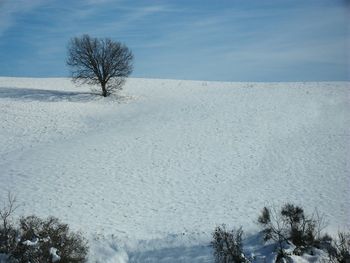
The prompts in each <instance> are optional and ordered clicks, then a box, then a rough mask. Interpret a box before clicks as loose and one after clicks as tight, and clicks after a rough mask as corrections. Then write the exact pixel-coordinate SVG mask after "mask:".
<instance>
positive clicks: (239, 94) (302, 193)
mask: <svg viewBox="0 0 350 263" xmlns="http://www.w3.org/2000/svg"><path fill="white" fill-rule="evenodd" d="M349 113H350V88H349V83H346V82H330V83H220V82H201V81H180V80H178V81H177V80H153V79H130V80H128V82H127V83H126V85H125V88H124V91H123V92H122V93H121V94H119V95H118V96H113V97H109V98H107V99H105V98H102V97H99V96H96V95H93V94H90V91H89V88H88V87H86V86H82V87H75V86H74V85H73V84H72V83H71V82H70V80H68V79H30V78H4V77H2V78H0V125H1V130H0V145H1V148H0V172H1V179H2V180H1V187H0V196H1V197H5V196H6V192H7V191H8V190H11V191H13V192H14V193H16V195H17V199H18V200H20V201H21V207H20V209H18V211H17V213H18V214H32V213H35V214H37V215H40V216H48V215H54V216H57V217H59V218H61V219H62V220H63V221H65V222H68V223H69V224H70V225H71V226H72V227H73V228H74V229H81V230H82V231H83V232H85V233H86V234H87V235H93V236H94V238H95V239H97V241H96V242H95V243H94V245H93V246H94V249H93V251H95V252H93V253H96V255H95V257H96V258H98V257H99V255H101V254H103V255H108V254H109V253H110V254H113V253H114V252H115V251H116V250H118V251H119V250H122V249H125V250H126V251H127V252H128V255H124V256H123V253H124V252H123V253H117V254H115V255H116V257H118V259H114V261H117V260H120V262H123V261H122V260H124V259H126V258H128V257H129V262H137V261H138V260H142V258H143V259H145V258H149V262H152V261H151V258H152V256H156V257H159V256H161V255H164V258H165V260H164V258H163V259H162V260H164V261H163V262H174V261H171V260H170V261H169V260H168V261H166V260H167V259H166V257H167V256H166V255H169V254H170V255H173V256H174V255H179V253H177V252H176V251H177V250H178V251H182V252H183V258H178V261H177V262H186V258H192V259H193V260H192V261H191V262H195V259H194V258H197V259H198V261H197V262H206V261H207V262H210V261H211V258H210V253H211V252H210V249H209V248H208V247H207V245H208V243H207V241H208V240H209V238H210V233H211V232H212V230H213V229H214V227H215V226H216V225H217V224H221V223H226V224H228V225H230V226H239V225H243V226H244V228H245V229H246V230H247V231H248V232H250V231H254V230H256V229H257V227H256V224H255V220H256V218H257V215H258V213H259V211H260V209H261V208H262V207H263V206H264V205H268V204H276V205H279V204H282V203H283V202H287V201H289V202H294V203H296V204H300V205H302V206H303V207H304V208H305V209H306V210H307V211H309V212H312V211H313V209H314V208H315V207H317V208H318V210H320V211H322V212H324V213H325V214H326V216H327V219H328V220H329V227H328V231H330V232H336V231H337V230H338V229H345V228H347V229H349V228H350V222H349V220H348V218H350V209H349V208H350V199H349V196H350V188H349V186H350V176H349V174H350V162H349V156H350V144H349V143H348V142H349V138H350V114H349ZM112 234H113V235H114V236H113V237H111V236H109V238H108V240H109V241H108V242H110V243H111V244H110V248H109V249H110V250H111V251H110V252H108V251H104V250H105V249H107V248H106V246H105V245H102V244H105V241H103V240H104V236H106V235H112ZM96 235H97V236H96ZM99 235H100V236H101V239H102V241H101V246H100V245H99V241H98V240H99V237H98V236H99ZM95 246H96V247H95ZM183 247H184V248H186V247H187V248H189V250H188V251H187V250H186V249H184V248H183ZM101 249H102V250H103V251H104V252H103V253H99V252H98V251H101ZM152 249H158V252H159V251H160V249H163V250H162V251H163V252H162V253H156V254H154V253H152ZM167 249H170V250H169V251H167ZM150 251H151V252H150ZM186 251H187V252H186ZM147 253H148V254H147ZM186 253H187V254H186ZM191 253H192V254H191ZM174 257H175V256H174ZM174 257H172V256H170V259H171V258H174ZM111 258H113V256H111V257H109V260H112V259H111ZM123 258H124V259H123ZM140 258H141V259H140ZM100 260H101V261H104V262H107V259H100ZM162 260H161V259H160V258H158V259H154V261H153V262H162ZM114 261H111V262H114ZM143 261H145V260H143ZM117 262H118V261H117Z"/></svg>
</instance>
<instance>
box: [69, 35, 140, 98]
mask: <svg viewBox="0 0 350 263" xmlns="http://www.w3.org/2000/svg"><path fill="white" fill-rule="evenodd" d="M133 58H134V57H133V54H132V52H131V51H130V50H129V48H128V47H127V46H125V45H124V44H121V43H120V42H116V41H113V40H111V39H109V38H105V39H99V38H92V37H90V36H89V35H83V36H81V37H75V38H72V39H71V41H70V42H69V45H68V59H67V65H68V66H69V67H70V68H71V74H72V77H73V80H74V81H76V82H81V83H87V84H90V85H101V89H102V95H103V96H104V97H107V96H108V95H110V94H111V93H112V92H113V91H115V90H118V89H121V87H122V85H123V84H124V82H125V78H127V77H128V76H129V75H130V74H131V72H132V70H133Z"/></svg>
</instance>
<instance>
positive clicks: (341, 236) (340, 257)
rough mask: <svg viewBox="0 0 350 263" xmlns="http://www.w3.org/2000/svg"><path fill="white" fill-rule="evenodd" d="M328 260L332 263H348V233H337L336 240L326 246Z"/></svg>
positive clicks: (349, 248)
mask: <svg viewBox="0 0 350 263" xmlns="http://www.w3.org/2000/svg"><path fill="white" fill-rule="evenodd" d="M327 251H328V255H329V260H330V262H332V263H349V262H350V233H344V232H339V233H338V239H336V240H333V242H332V243H331V245H330V246H328V249H327Z"/></svg>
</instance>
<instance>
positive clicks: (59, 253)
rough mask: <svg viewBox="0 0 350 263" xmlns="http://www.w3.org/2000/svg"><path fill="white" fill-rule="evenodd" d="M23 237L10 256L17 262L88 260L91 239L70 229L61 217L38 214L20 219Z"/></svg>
mask: <svg viewBox="0 0 350 263" xmlns="http://www.w3.org/2000/svg"><path fill="white" fill-rule="evenodd" d="M19 232H20V240H19V242H18V244H17V246H16V249H15V250H14V251H13V252H12V254H11V255H10V257H11V258H12V259H14V260H15V262H20V263H27V262H29V261H30V262H38V263H39V262H56V261H59V262H60V263H82V262H85V261H86V256H87V252H88V247H87V242H86V240H85V239H84V238H83V237H82V235H81V234H79V233H73V232H71V231H69V227H68V225H67V224H63V223H61V222H60V221H59V220H58V219H57V218H54V217H49V218H48V219H46V220H43V219H40V218H38V217H36V216H28V217H23V218H21V219H20V226H19Z"/></svg>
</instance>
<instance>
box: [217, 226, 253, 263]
mask: <svg viewBox="0 0 350 263" xmlns="http://www.w3.org/2000/svg"><path fill="white" fill-rule="evenodd" d="M242 235H243V230H242V227H240V228H239V229H237V230H227V229H226V226H225V225H222V226H218V227H216V229H215V231H214V232H213V241H212V242H211V245H212V247H213V248H214V257H215V262H216V263H241V262H249V260H248V259H247V258H246V257H245V255H244V253H243V244H242Z"/></svg>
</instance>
